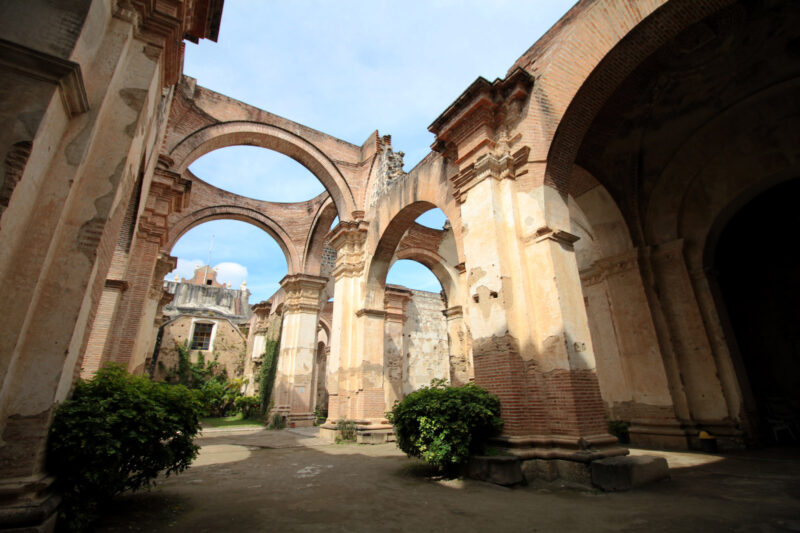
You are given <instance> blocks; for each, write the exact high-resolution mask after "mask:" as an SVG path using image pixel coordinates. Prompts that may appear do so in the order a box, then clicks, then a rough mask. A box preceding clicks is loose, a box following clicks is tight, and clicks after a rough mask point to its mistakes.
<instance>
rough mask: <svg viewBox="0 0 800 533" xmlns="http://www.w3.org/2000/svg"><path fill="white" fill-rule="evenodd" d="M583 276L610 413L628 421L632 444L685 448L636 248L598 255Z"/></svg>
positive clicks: (682, 432) (604, 394)
mask: <svg viewBox="0 0 800 533" xmlns="http://www.w3.org/2000/svg"><path fill="white" fill-rule="evenodd" d="M581 276H582V278H583V287H584V294H585V295H586V300H587V303H586V306H587V310H588V311H589V313H590V314H591V316H592V320H590V327H591V328H592V342H593V343H594V346H595V348H596V350H595V353H596V356H597V372H598V374H599V375H600V378H601V383H602V384H603V387H602V389H603V390H602V393H603V397H604V400H605V401H606V404H607V406H608V410H609V412H610V414H611V417H612V418H613V419H615V420H625V421H629V422H630V423H631V427H630V435H631V442H633V443H634V444H643V445H652V446H667V447H677V448H685V447H686V444H687V443H686V435H685V433H684V431H683V429H682V428H681V424H680V422H679V421H678V418H677V417H676V414H675V406H674V404H673V399H672V395H671V394H670V389H669V381H668V380H667V374H666V370H665V367H664V359H663V356H662V354H661V350H660V349H659V345H658V337H657V335H656V331H655V325H654V323H653V317H652V314H651V312H650V307H649V305H648V302H647V296H646V294H645V290H644V284H643V282H642V276H641V273H640V271H639V251H638V250H631V251H629V252H625V253H623V254H621V255H618V256H615V257H607V258H603V259H600V260H598V261H597V262H595V264H594V265H592V267H591V268H590V269H588V270H587V271H585V272H582V273H581Z"/></svg>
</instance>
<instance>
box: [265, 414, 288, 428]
mask: <svg viewBox="0 0 800 533" xmlns="http://www.w3.org/2000/svg"><path fill="white" fill-rule="evenodd" d="M285 427H286V417H285V416H283V415H282V414H280V413H275V414H274V415H272V422H270V424H269V426H267V429H283V428H285Z"/></svg>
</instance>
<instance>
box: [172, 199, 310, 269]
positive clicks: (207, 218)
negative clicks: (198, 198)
mask: <svg viewBox="0 0 800 533" xmlns="http://www.w3.org/2000/svg"><path fill="white" fill-rule="evenodd" d="M212 220H238V221H240V222H246V223H248V224H252V225H253V226H255V227H257V228H259V229H262V230H264V231H265V232H267V234H269V236H270V237H272V238H273V239H275V241H276V242H277V243H278V246H280V248H281V250H282V251H283V255H284V258H285V259H286V267H287V269H288V274H290V275H291V274H295V273H297V272H299V267H300V258H299V257H297V252H296V251H295V249H294V247H293V246H292V245H291V239H290V237H289V235H287V233H286V231H285V230H284V229H283V227H281V225H280V224H279V223H278V222H276V221H275V220H273V219H271V218H270V217H268V216H266V215H264V214H263V213H259V212H258V211H256V210H254V209H249V208H246V207H240V206H235V205H219V206H213V207H204V208H202V209H198V210H196V211H193V212H191V213H188V214H187V215H185V216H183V217H181V218H180V219H178V220H177V221H176V222H175V223H174V224H172V226H171V228H170V232H169V239H168V241H167V243H166V245H165V247H166V249H167V250H172V248H174V246H175V244H176V243H177V242H178V239H180V238H181V237H182V236H183V235H184V234H185V233H186V232H187V231H189V230H190V229H192V228H194V227H197V226H199V225H200V224H203V223H204V222H211V221H212Z"/></svg>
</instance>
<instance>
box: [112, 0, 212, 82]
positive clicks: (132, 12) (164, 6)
mask: <svg viewBox="0 0 800 533" xmlns="http://www.w3.org/2000/svg"><path fill="white" fill-rule="evenodd" d="M223 1H224V0H196V1H195V2H192V3H189V2H181V1H180V0H118V1H117V3H116V6H115V9H114V16H115V17H117V18H119V19H121V20H125V21H126V22H129V23H131V24H132V25H133V27H134V35H136V37H137V38H138V39H140V40H142V41H144V42H146V43H147V44H148V45H150V46H153V47H156V50H154V52H153V53H155V54H156V55H159V56H160V55H161V51H160V50H159V49H163V56H161V57H162V60H163V62H164V63H163V64H164V70H163V73H164V76H163V86H168V85H173V84H175V83H177V82H178V79H179V78H180V75H181V71H182V69H183V39H188V40H189V41H192V42H194V43H197V42H199V40H200V39H210V40H212V41H216V40H217V38H218V36H219V23H220V18H221V17H222V3H223ZM145 53H147V52H145Z"/></svg>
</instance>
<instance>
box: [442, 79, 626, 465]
mask: <svg viewBox="0 0 800 533" xmlns="http://www.w3.org/2000/svg"><path fill="white" fill-rule="evenodd" d="M533 83H534V81H533V79H532V78H531V77H530V75H529V74H528V73H526V72H524V71H522V70H516V71H514V72H512V73H511V74H510V75H509V76H508V78H506V79H504V80H497V81H495V82H493V83H489V82H488V81H486V80H480V79H479V80H477V81H476V82H475V83H474V84H473V85H472V86H471V87H470V88H469V89H467V91H465V93H464V96H462V98H461V99H460V100H459V101H458V102H457V104H455V105H453V106H451V108H449V109H448V110H447V111H445V113H444V114H443V115H442V116H440V117H439V118H438V119H437V120H436V121H434V123H433V124H432V125H431V127H430V130H431V131H432V132H433V133H435V134H436V142H435V143H434V145H433V147H434V150H436V151H439V152H440V153H441V154H442V155H443V156H444V157H445V158H447V159H448V160H449V161H451V162H452V163H453V164H455V165H456V166H457V168H458V171H457V172H455V173H453V174H451V175H450V177H449V179H450V182H451V184H452V186H453V190H454V197H455V199H456V201H457V203H459V204H460V206H461V221H462V236H463V250H464V257H465V264H466V270H467V289H468V296H467V306H466V307H467V308H466V309H465V313H466V315H467V316H468V319H469V327H470V332H471V334H472V339H473V345H472V350H473V363H474V368H475V382H476V383H477V384H478V385H481V386H483V387H485V388H487V389H488V390H489V391H490V392H492V393H494V394H496V395H497V396H498V397H499V398H500V401H501V404H502V416H503V419H504V422H505V425H504V429H503V434H502V435H501V437H500V438H499V439H498V440H499V442H500V443H502V444H503V445H505V446H506V447H507V448H508V449H509V450H510V451H511V452H512V453H514V454H516V455H518V456H520V457H522V458H523V459H526V460H546V461H552V460H562V461H561V463H558V464H556V463H555V462H550V463H549V464H546V465H545V466H544V468H545V469H547V470H548V471H549V472H551V473H552V471H553V468H556V467H557V470H558V474H557V475H561V476H564V477H573V478H578V479H580V480H582V481H586V480H587V478H588V469H587V467H586V465H587V463H589V462H590V461H592V460H595V459H600V458H603V457H608V456H613V455H621V454H624V453H627V450H626V449H624V448H622V447H619V446H618V445H617V444H616V438H614V437H612V436H611V435H609V434H608V433H607V426H606V419H605V409H604V406H603V401H602V398H601V396H600V389H599V386H598V381H597V374H596V372H595V363H594V354H593V350H592V342H591V336H590V333H589V327H588V320H587V317H586V308H585V306H584V302H583V294H582V292H581V289H580V277H579V274H578V267H577V262H576V259H575V253H574V250H573V247H572V243H573V242H574V241H575V240H576V237H574V236H573V235H571V234H569V233H568V232H567V231H565V229H566V228H569V227H570V222H569V210H568V208H567V205H566V201H565V195H563V194H562V193H561V192H560V191H558V190H557V189H555V188H554V186H553V185H552V184H549V183H547V181H546V180H545V176H544V171H545V168H544V165H543V164H541V163H539V162H536V161H532V160H531V158H530V157H529V155H530V151H531V149H530V147H529V146H525V145H524V144H523V143H520V142H519V140H520V139H525V135H528V134H529V133H528V130H523V129H517V128H519V125H520V124H521V122H520V120H521V116H522V113H523V108H524V106H525V103H526V102H528V101H529V98H528V97H529V95H530V91H531V88H532V86H533ZM562 463H563V464H562ZM531 464H539V463H536V462H534V463H531ZM559 465H560V466H559ZM562 467H563V468H562Z"/></svg>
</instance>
